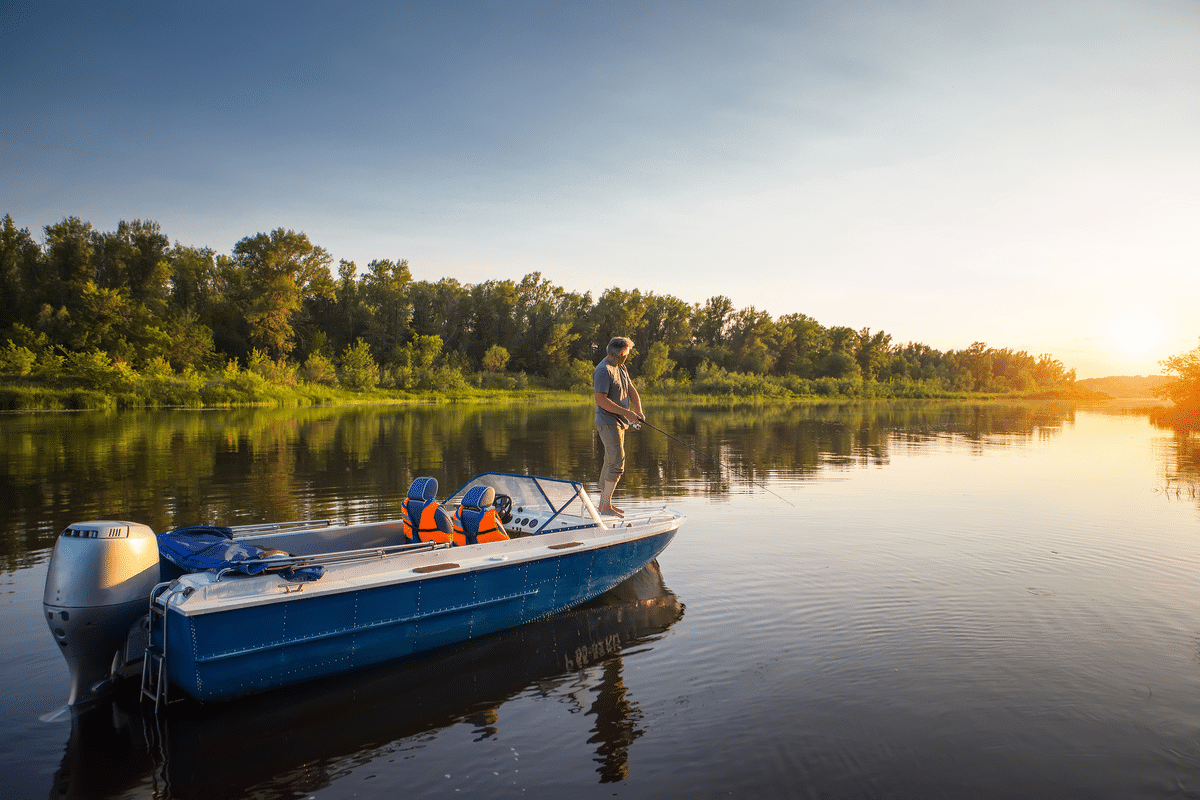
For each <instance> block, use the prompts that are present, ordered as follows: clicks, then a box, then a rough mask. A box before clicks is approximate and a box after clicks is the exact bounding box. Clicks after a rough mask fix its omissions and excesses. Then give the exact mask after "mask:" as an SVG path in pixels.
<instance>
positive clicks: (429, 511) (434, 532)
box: [404, 477, 454, 542]
mask: <svg viewBox="0 0 1200 800" xmlns="http://www.w3.org/2000/svg"><path fill="white" fill-rule="evenodd" d="M437 490H438V482H437V479H436V478H424V477H422V478H417V479H415V480H414V481H413V482H412V485H411V486H409V487H408V496H407V497H406V498H405V500H404V538H405V539H406V540H408V541H410V542H450V541H452V537H453V534H454V523H453V522H451V520H450V514H449V513H447V511H446V509H444V508H442V504H441V503H439V502H438V501H437Z"/></svg>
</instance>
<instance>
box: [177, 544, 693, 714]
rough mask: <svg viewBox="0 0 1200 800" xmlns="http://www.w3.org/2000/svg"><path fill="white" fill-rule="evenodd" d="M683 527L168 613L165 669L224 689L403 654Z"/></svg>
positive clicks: (641, 561)
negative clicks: (528, 556)
mask: <svg viewBox="0 0 1200 800" xmlns="http://www.w3.org/2000/svg"><path fill="white" fill-rule="evenodd" d="M674 536H675V530H668V531H664V532H661V533H657V534H653V535H648V536H645V537H644V538H641V539H636V540H632V541H626V542H622V543H619V544H613V545H609V546H605V547H599V548H594V549H583V550H564V551H563V552H561V553H558V554H555V555H553V556H547V557H544V558H539V559H537V560H532V561H521V562H517V563H499V564H497V565H496V566H488V567H486V568H480V569H474V570H470V571H463V572H455V573H452V574H447V575H436V574H431V575H429V576H428V577H425V578H422V579H421V580H418V581H408V582H402V583H394V584H389V585H383V586H376V587H370V588H365V589H360V590H352V591H345V592H339V593H337V594H326V595H317V596H311V597H306V596H304V593H303V592H298V593H296V594H295V595H294V596H289V598H288V599H287V600H285V601H275V602H270V603H263V604H257V605H249V606H245V607H241V608H236V609H231V610H224V611H219V612H216V613H208V614H199V615H190V616H189V615H185V614H183V613H181V612H179V611H178V610H176V609H174V608H172V609H171V610H170V611H169V612H168V617H169V619H168V625H167V627H166V630H167V646H166V650H167V653H168V658H167V660H166V662H167V665H168V666H167V674H168V677H169V679H170V682H171V683H172V684H173V685H174V686H177V687H179V688H180V689H182V690H183V691H184V692H185V693H186V694H188V695H190V696H192V697H194V698H196V699H199V700H220V699H225V698H229V697H235V696H238V695H243V694H251V693H255V692H261V691H265V690H269V689H274V688H278V687H282V686H287V685H290V684H294V683H299V682H302V681H308V680H312V679H315V678H321V677H324V676H328V675H333V674H337V673H341V672H345V671H347V670H351V669H356V668H359V667H364V666H368V665H371V664H377V663H380V662H384V661H390V660H393V659H398V658H403V657H405V656H410V655H413V654H415V653H421V652H424V651H428V650H432V649H434V648H437V647H442V646H444V645H448V644H452V643H455V642H459V641H463V640H466V639H471V638H473V637H476V636H484V635H487V634H490V633H494V632H496V631H499V630H503V629H505V628H510V627H512V626H515V625H520V624H523V623H526V622H531V621H533V620H536V619H539V618H542V617H545V616H548V615H550V614H555V613H557V612H560V611H564V610H566V609H569V608H572V607H574V606H577V605H579V604H580V603H584V602H586V601H588V600H590V599H592V598H594V597H597V596H599V595H600V594H603V593H604V592H606V591H608V590H609V589H611V588H613V587H614V586H616V585H617V584H619V583H621V582H622V581H624V580H625V579H627V578H629V577H630V576H631V575H633V574H634V573H636V572H637V571H638V570H640V569H642V568H643V567H645V566H646V565H647V564H649V563H650V562H651V561H653V560H654V559H655V558H656V557H657V556H658V555H659V553H661V552H662V551H663V549H664V548H666V546H667V545H668V544H669V543H670V541H671V539H672V538H673V537H674Z"/></svg>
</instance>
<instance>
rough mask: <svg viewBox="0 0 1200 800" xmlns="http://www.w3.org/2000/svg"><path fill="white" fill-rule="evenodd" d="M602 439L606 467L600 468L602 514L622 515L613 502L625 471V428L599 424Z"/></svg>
mask: <svg viewBox="0 0 1200 800" xmlns="http://www.w3.org/2000/svg"><path fill="white" fill-rule="evenodd" d="M596 429H597V430H598V431H599V432H600V441H601V442H602V443H603V444H604V467H603V468H602V469H601V470H600V508H599V509H598V510H599V511H600V513H601V514H608V515H611V516H616V517H619V516H621V510H620V509H618V508H615V507H614V506H613V504H612V496H613V492H614V491H616V488H617V482H618V481H619V480H621V475H623V474H624V473H625V429H624V428H622V427H620V426H619V425H598V426H596Z"/></svg>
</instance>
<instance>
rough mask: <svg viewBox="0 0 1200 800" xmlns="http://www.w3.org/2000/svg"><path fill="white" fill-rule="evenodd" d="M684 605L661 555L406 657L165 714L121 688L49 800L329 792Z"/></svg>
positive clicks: (75, 734) (606, 761) (666, 619)
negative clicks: (339, 766) (522, 620)
mask: <svg viewBox="0 0 1200 800" xmlns="http://www.w3.org/2000/svg"><path fill="white" fill-rule="evenodd" d="M683 612H684V606H683V604H682V603H681V602H679V600H678V598H676V596H675V595H674V594H673V593H672V592H671V590H670V589H668V588H667V586H666V584H665V583H664V581H663V578H662V573H661V572H660V570H659V567H658V562H657V561H655V562H651V563H650V564H649V565H648V566H647V567H645V568H644V569H643V570H641V571H640V572H638V573H637V574H636V575H634V576H633V577H631V578H630V579H629V580H627V581H625V582H624V583H622V584H620V585H619V586H617V587H615V588H613V589H612V590H610V591H608V592H606V593H605V594H603V595H601V596H600V597H598V598H596V599H595V600H592V601H590V602H588V603H585V604H584V605H581V606H578V607H577V608H574V609H572V610H570V611H566V612H563V613H561V614H557V615H555V616H553V617H549V618H546V619H543V620H538V621H535V622H531V623H528V624H525V625H521V626H518V627H515V628H510V629H508V630H505V631H501V632H499V633H496V634H492V635H490V636H486V637H483V638H481V639H476V640H471V641H466V642H461V643H459V644H455V645H450V646H448V647H444V648H441V649H439V650H436V651H433V652H431V653H427V654H424V655H420V656H416V657H413V658H409V659H405V660H404V661H402V662H393V663H391V664H383V665H379V666H375V667H369V668H366V669H362V670H358V671H355V672H350V673H346V674H345V675H339V676H336V677H334V678H326V679H321V680H317V681H312V682H309V683H304V684H300V685H297V686H292V687H287V688H283V689H278V690H276V691H273V692H268V693H265V694H261V695H255V696H252V697H248V698H244V699H239V700H231V701H227V702H220V703H212V704H202V703H197V702H195V701H191V700H185V701H182V702H179V703H175V704H172V705H170V706H169V707H167V708H166V709H165V710H163V711H160V712H159V714H158V716H157V717H155V716H154V715H153V713H152V712H150V711H149V709H148V708H147V707H143V706H142V705H140V704H139V702H138V699H137V696H136V693H131V694H123V695H120V696H118V697H116V698H115V699H113V700H112V701H109V702H104V703H101V704H99V705H98V707H95V708H90V709H88V710H87V711H84V712H77V713H76V714H75V715H74V717H73V718H72V727H71V738H70V740H69V741H68V743H67V747H66V752H65V753H64V755H63V759H62V763H61V765H60V767H59V770H58V772H57V774H56V775H55V780H54V786H53V787H52V788H51V792H50V797H52V798H102V797H112V796H114V795H118V794H120V795H126V794H127V793H128V791H129V790H130V789H131V788H133V787H137V786H146V787H147V789H149V790H151V791H152V793H153V796H155V797H167V798H192V797H197V798H199V797H206V798H207V797H213V796H218V797H220V796H233V795H237V794H239V793H240V792H241V791H243V790H244V789H245V788H246V787H247V786H255V787H256V791H255V795H256V797H262V798H270V797H294V796H295V793H296V792H297V791H304V792H307V791H313V790H315V789H319V788H321V787H323V786H327V785H328V784H329V783H330V782H331V780H332V774H333V770H334V766H333V762H335V761H337V760H338V759H341V758H343V757H344V756H346V755H350V754H354V753H359V752H363V751H369V750H371V749H373V748H376V747H379V746H381V745H384V744H387V743H389V742H393V741H396V740H398V739H404V738H408V737H411V736H416V735H420V734H423V733H427V732H430V731H435V730H439V729H441V728H445V727H448V726H450V725H454V724H456V723H459V722H464V721H471V720H475V719H480V718H482V719H488V718H490V717H491V715H492V713H493V712H494V711H495V710H496V709H497V708H498V707H499V706H500V705H502V704H503V703H504V702H506V701H507V700H509V699H511V698H512V697H514V696H516V695H518V694H519V693H521V692H522V691H523V690H525V689H526V688H528V687H529V686H531V685H533V684H535V683H536V684H541V683H544V682H546V681H554V680H556V679H558V680H568V679H569V678H570V676H571V675H572V674H574V673H575V672H577V671H579V670H581V669H584V668H586V667H589V666H591V665H594V664H599V663H601V662H605V661H611V660H613V659H615V658H616V657H618V656H620V655H621V653H622V652H623V651H625V650H626V649H627V648H629V647H630V646H632V645H638V644H644V643H646V642H649V641H653V640H654V639H656V638H657V637H658V636H660V635H661V634H663V633H664V632H665V631H666V630H667V629H668V628H670V627H671V625H673V624H674V623H675V622H676V621H678V620H679V618H680V617H682V616H683ZM610 671H611V669H609V668H606V670H605V676H606V677H607V675H608V673H609V672H610ZM618 671H619V670H618ZM599 691H600V692H601V694H602V695H603V693H604V692H606V691H608V692H620V693H622V696H621V697H612V698H605V697H601V698H598V702H597V704H596V707H597V708H603V709H608V714H609V715H610V716H611V715H612V714H616V715H618V716H620V715H621V714H627V713H629V712H628V709H629V708H630V707H631V706H630V703H629V701H628V699H627V698H625V697H624V694H623V693H624V692H625V691H626V690H625V689H624V687H623V686H622V685H621V683H620V681H619V680H618V681H609V680H602V681H601V683H600V689H599ZM481 715H482V716H481ZM623 722H628V720H619V719H617V720H613V719H603V718H601V719H598V720H597V728H596V731H597V734H598V737H599V739H600V741H599V743H598V748H597V752H598V754H599V756H600V757H599V758H598V759H597V761H599V762H600V763H601V767H600V768H599V769H598V770H597V771H598V772H599V773H600V781H601V782H605V781H608V780H616V779H620V777H621V776H622V774H623V770H624V768H625V764H624V757H625V753H626V752H627V750H628V747H629V745H630V744H631V741H624V740H622V741H607V739H608V738H614V737H616V738H618V739H620V738H621V735H620V734H619V733H616V732H619V731H628V730H630V729H631V728H632V726H631V725H628V724H622V723H623ZM606 731H609V732H613V733H611V735H608V736H606V734H605V732H606ZM625 738H628V737H625ZM263 743H269V744H268V746H266V747H262V746H258V745H261V744H263ZM251 751H252V752H253V753H254V756H253V757H252V758H250V757H247V753H248V752H251ZM272 787H273V788H272Z"/></svg>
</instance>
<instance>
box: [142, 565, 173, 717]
mask: <svg viewBox="0 0 1200 800" xmlns="http://www.w3.org/2000/svg"><path fill="white" fill-rule="evenodd" d="M170 585H171V584H170V583H160V584H158V585H157V586H155V587H154V589H153V591H151V592H150V619H149V621H148V622H147V625H148V626H149V630H148V631H147V634H146V656H145V659H144V660H143V661H142V697H143V698H144V699H149V700H152V701H154V711H155V713H157V712H158V709H159V707H160V706H162V705H166V703H167V702H168V698H167V684H168V682H167V670H166V666H167V651H166V646H167V609H168V607H169V606H170V604H171V595H167V597H166V600H165V602H163V603H162V604H161V605H160V604H159V602H158V599H159V597H160V596H162V594H163V593H164V592H166V590H167V589H168V588H170Z"/></svg>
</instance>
